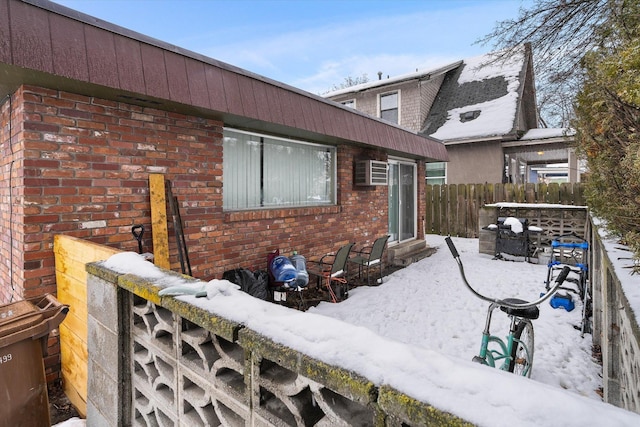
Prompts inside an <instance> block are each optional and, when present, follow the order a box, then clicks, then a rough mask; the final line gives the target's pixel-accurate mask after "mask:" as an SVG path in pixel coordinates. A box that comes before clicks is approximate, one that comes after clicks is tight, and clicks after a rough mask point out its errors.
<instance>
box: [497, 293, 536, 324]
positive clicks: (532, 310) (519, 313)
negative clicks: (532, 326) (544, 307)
mask: <svg viewBox="0 0 640 427" xmlns="http://www.w3.org/2000/svg"><path fill="white" fill-rule="evenodd" d="M502 301H504V302H505V303H507V304H527V303H528V302H529V301H525V300H522V299H518V298H505V299H503V300H502ZM500 310H502V311H504V312H505V313H507V314H508V315H510V316H516V317H522V318H523V319H531V320H534V319H537V318H538V317H539V316H540V309H538V307H536V306H533V307H529V308H511V307H506V306H504V305H501V306H500Z"/></svg>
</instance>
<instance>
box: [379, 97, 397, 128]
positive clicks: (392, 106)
mask: <svg viewBox="0 0 640 427" xmlns="http://www.w3.org/2000/svg"><path fill="white" fill-rule="evenodd" d="M398 111H399V109H398V92H392V93H385V94H384V95H380V118H381V119H383V120H386V121H388V122H391V123H395V124H398V123H399V122H398V118H399V117H398Z"/></svg>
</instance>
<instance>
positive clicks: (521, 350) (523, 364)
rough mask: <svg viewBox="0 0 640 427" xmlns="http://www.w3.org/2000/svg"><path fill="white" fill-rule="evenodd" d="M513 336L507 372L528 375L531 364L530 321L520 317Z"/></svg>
mask: <svg viewBox="0 0 640 427" xmlns="http://www.w3.org/2000/svg"><path fill="white" fill-rule="evenodd" d="M513 338H514V340H513V347H512V348H511V363H510V364H509V372H513V373H514V374H516V375H522V376H526V377H530V376H531V365H533V324H532V323H531V321H530V320H528V319H521V320H520V322H518V325H517V326H516V331H515V333H514V336H513Z"/></svg>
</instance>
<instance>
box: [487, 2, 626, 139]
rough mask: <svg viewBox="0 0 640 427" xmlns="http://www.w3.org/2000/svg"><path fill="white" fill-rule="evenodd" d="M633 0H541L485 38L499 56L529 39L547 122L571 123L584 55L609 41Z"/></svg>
mask: <svg viewBox="0 0 640 427" xmlns="http://www.w3.org/2000/svg"><path fill="white" fill-rule="evenodd" d="M627 1H628V0H536V1H535V2H534V4H533V6H532V7H531V8H528V9H525V8H520V10H519V14H518V17H517V18H516V19H508V20H504V21H501V22H498V23H497V24H496V26H495V28H494V30H493V31H492V32H491V33H490V34H488V35H486V36H485V37H484V38H482V39H480V40H479V41H478V42H479V43H481V44H485V45H486V44H490V45H492V46H493V48H494V49H495V50H496V51H498V52H499V54H498V55H497V56H496V59H495V61H499V60H501V59H504V58H508V57H510V56H512V55H513V54H514V52H515V50H516V49H518V48H519V47H520V46H522V45H523V44H524V43H530V44H531V48H532V50H533V55H534V61H535V72H536V76H537V80H538V99H539V101H540V109H541V114H540V117H541V118H542V123H541V124H542V125H545V124H547V123H546V121H549V122H551V123H548V124H549V125H556V126H563V127H566V126H568V125H569V122H570V121H571V119H572V118H573V109H572V107H571V106H572V103H573V94H575V93H576V87H578V86H579V80H580V79H581V76H580V74H581V67H580V61H581V60H582V58H583V56H584V54H585V53H586V52H588V51H591V50H593V49H597V48H598V47H601V46H603V45H606V44H609V43H615V41H614V40H611V38H610V37H609V34H610V33H609V31H608V25H609V23H610V22H611V20H612V18H614V17H615V16H616V15H617V14H620V13H624V9H625V3H626V2H627Z"/></svg>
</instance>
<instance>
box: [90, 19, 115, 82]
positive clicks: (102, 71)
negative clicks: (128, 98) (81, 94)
mask: <svg viewBox="0 0 640 427" xmlns="http://www.w3.org/2000/svg"><path fill="white" fill-rule="evenodd" d="M84 35H85V42H86V45H87V60H88V63H89V81H90V82H91V83H96V84H99V85H103V86H110V87H115V88H118V87H120V82H119V81H118V65H117V58H116V49H115V46H114V41H113V37H114V36H113V34H112V33H109V32H107V31H104V30H100V29H98V28H94V27H90V26H88V25H86V26H85V29H84Z"/></svg>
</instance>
